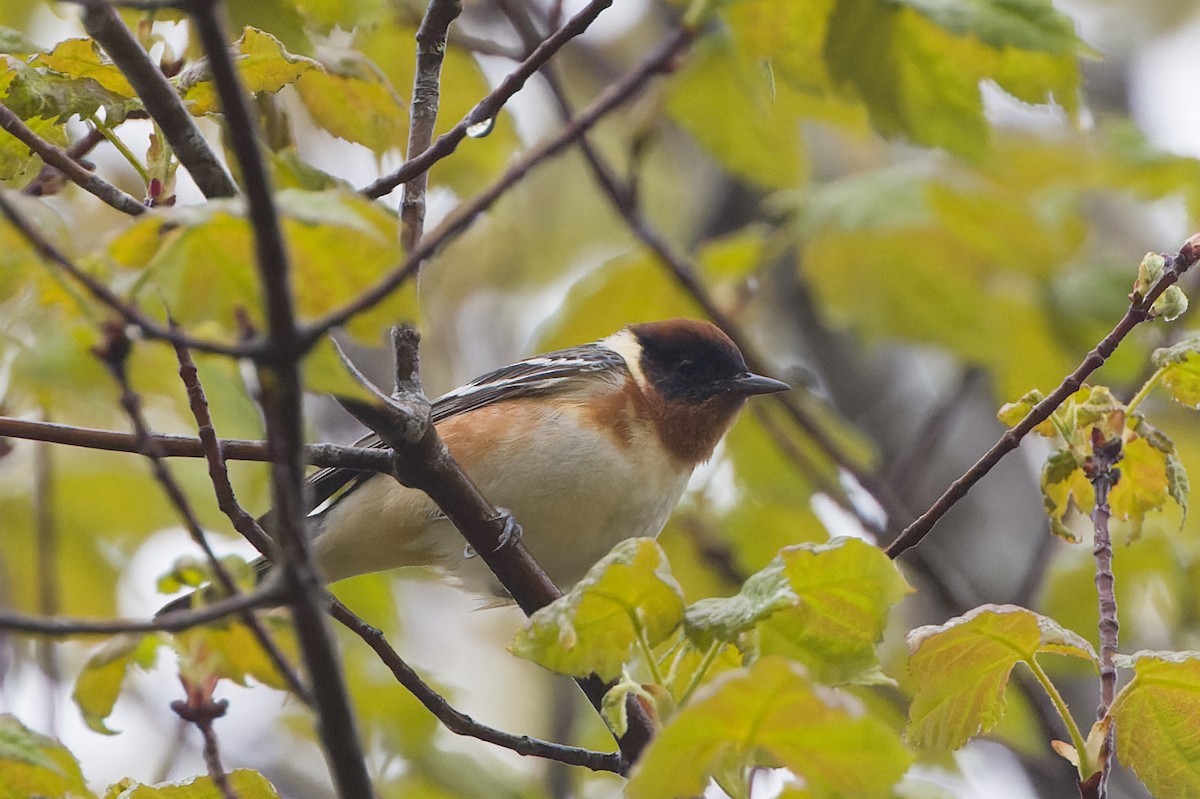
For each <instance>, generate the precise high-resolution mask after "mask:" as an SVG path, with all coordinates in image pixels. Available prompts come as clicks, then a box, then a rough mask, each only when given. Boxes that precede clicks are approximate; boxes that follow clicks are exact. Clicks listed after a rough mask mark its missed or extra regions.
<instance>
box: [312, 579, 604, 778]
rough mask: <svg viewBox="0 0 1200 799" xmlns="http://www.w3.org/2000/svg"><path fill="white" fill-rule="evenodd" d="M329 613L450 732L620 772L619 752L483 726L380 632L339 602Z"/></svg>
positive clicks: (515, 749)
mask: <svg viewBox="0 0 1200 799" xmlns="http://www.w3.org/2000/svg"><path fill="white" fill-rule="evenodd" d="M329 614H330V615H331V616H333V618H335V619H337V620H338V621H339V622H341V623H342V624H343V625H345V626H346V627H347V628H349V629H350V631H351V632H353V633H355V634H356V635H357V636H358V637H359V638H361V639H362V640H363V641H365V642H366V644H367V646H369V647H371V649H373V650H374V651H375V653H376V654H377V655H379V659H380V660H381V661H383V663H384V665H386V666H387V667H388V668H389V669H391V671H392V674H393V676H395V678H396V681H397V682H399V683H400V684H401V685H403V686H404V687H405V688H406V689H408V691H409V692H410V693H411V694H412V695H413V696H415V697H416V698H417V700H418V701H419V702H420V703H421V704H422V705H424V706H425V708H426V709H427V710H428V711H429V712H430V713H432V714H433V715H434V716H436V717H437V719H438V720H439V721H441V722H442V724H443V725H444V726H445V727H446V729H448V730H450V732H452V733H455V734H456V735H465V736H468V737H471V738H477V739H479V740H481V741H485V742H487V743H491V744H495V745H496V746H502V747H504V748H505V749H510V750H512V751H514V752H516V753H517V754H519V755H526V756H532V757H542V758H546V759H548V760H554V761H556V762H559V763H565V764H567V765H569V766H583V767H584V768H590V769H592V770H593V771H614V772H619V771H620V769H621V756H620V754H619V753H616V752H594V751H592V750H590V749H580V748H579V747H575V746H564V745H563V744H556V743H551V742H550V741H542V740H539V739H537V738H531V737H529V736H528V735H513V734H512V733H507V732H503V731H501V730H497V729H495V728H493V727H488V726H487V725H484V724H480V723H479V722H477V721H475V720H474V719H473V718H471V717H470V716H468V715H466V714H465V713H460V712H459V711H457V710H455V709H454V708H453V707H451V705H450V703H449V702H447V701H446V698H445V697H444V696H442V695H441V694H439V693H438V692H437V691H435V690H434V689H433V688H431V687H430V686H429V685H428V684H427V683H426V682H425V681H424V680H422V679H421V676H420V675H419V674H417V673H416V672H415V671H414V670H413V669H412V667H411V666H409V665H408V664H407V663H405V662H404V660H403V658H401V657H400V655H399V654H397V653H396V650H395V649H393V648H392V647H391V645H390V644H389V643H388V641H387V638H385V637H384V635H383V632H382V631H381V630H379V629H377V628H375V627H372V626H370V625H368V624H367V623H366V622H364V621H363V620H362V619H360V618H359V617H358V616H356V615H355V614H354V612H353V611H351V610H350V609H349V608H347V607H346V606H345V605H343V604H342V603H341V602H339V601H338V600H336V599H334V600H333V601H332V604H331V606H330V608H329Z"/></svg>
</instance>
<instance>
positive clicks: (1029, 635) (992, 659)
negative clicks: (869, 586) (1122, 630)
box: [906, 605, 1096, 749]
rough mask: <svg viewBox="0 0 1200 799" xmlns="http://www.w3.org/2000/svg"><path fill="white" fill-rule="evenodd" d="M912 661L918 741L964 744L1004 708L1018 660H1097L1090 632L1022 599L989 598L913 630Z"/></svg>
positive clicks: (912, 715) (913, 736) (912, 714)
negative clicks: (999, 601)
mask: <svg viewBox="0 0 1200 799" xmlns="http://www.w3.org/2000/svg"><path fill="white" fill-rule="evenodd" d="M908 651H909V660H908V669H909V672H910V674H911V675H912V677H913V684H914V685H915V686H916V693H915V694H914V695H913V701H912V706H911V707H910V708H909V723H908V730H907V732H906V735H907V738H908V740H909V741H911V742H912V743H914V744H916V745H918V746H926V747H936V748H939V749H957V748H958V747H960V746H962V745H963V744H965V743H966V742H967V741H968V740H969V739H971V738H972V737H974V736H976V735H979V734H981V733H986V732H987V731H989V730H991V729H992V728H993V727H995V726H996V724H997V723H998V722H999V721H1000V718H1001V716H1003V715H1004V694H1005V691H1006V690H1007V688H1008V679H1009V675H1010V674H1011V673H1012V670H1013V667H1014V666H1016V665H1017V664H1018V663H1021V662H1029V661H1032V659H1033V658H1034V657H1035V656H1036V655H1038V654H1041V653H1045V652H1050V653H1053V654H1059V655H1070V656H1073V657H1078V658H1085V659H1091V660H1093V661H1094V660H1096V653H1095V651H1094V650H1093V649H1092V646H1091V644H1089V643H1088V642H1087V641H1085V640H1084V639H1082V638H1080V637H1079V636H1078V635H1076V634H1075V633H1072V632H1070V631H1068V630H1065V629H1064V628H1062V627H1060V626H1059V625H1058V624H1057V623H1055V622H1054V621H1053V620H1051V619H1048V618H1046V617H1045V616H1040V615H1038V614H1036V613H1034V612H1033V611H1030V610H1026V609H1025V608H1020V607H1016V606H1015V605H983V606H981V607H978V608H975V609H974V610H972V611H970V612H969V613H967V614H965V615H963V616H959V617H957V618H954V619H951V620H950V621H948V622H946V623H945V624H940V625H931V626H926V627H918V628H917V629H915V630H913V631H912V632H910V633H909V634H908Z"/></svg>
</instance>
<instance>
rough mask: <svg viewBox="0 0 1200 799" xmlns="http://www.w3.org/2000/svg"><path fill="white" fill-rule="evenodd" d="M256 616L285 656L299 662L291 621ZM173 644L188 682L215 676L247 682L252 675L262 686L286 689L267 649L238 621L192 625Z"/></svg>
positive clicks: (289, 659)
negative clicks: (203, 625)
mask: <svg viewBox="0 0 1200 799" xmlns="http://www.w3.org/2000/svg"><path fill="white" fill-rule="evenodd" d="M259 618H260V621H261V623H262V627H263V629H264V630H265V631H266V632H267V634H268V635H269V636H270V637H271V638H273V639H274V641H275V643H276V645H277V647H278V649H279V650H280V651H281V652H282V653H283V655H284V657H285V658H286V659H287V660H288V661H289V662H292V663H295V662H296V661H298V660H299V645H298V644H297V643H296V638H295V632H294V630H293V629H292V626H291V624H290V622H289V621H288V620H287V619H286V618H283V617H281V616H279V615H263V616H260V617H259ZM174 643H175V649H176V651H177V652H178V653H179V661H180V664H179V670H180V675H181V676H182V677H183V678H184V679H186V680H187V682H188V683H191V684H195V685H202V684H204V683H205V682H207V681H209V680H211V679H214V678H215V679H227V680H231V681H233V682H235V683H237V684H238V685H247V684H248V679H250V678H253V679H254V680H256V681H258V682H260V683H262V684H263V685H268V686H270V687H272V688H275V689H278V690H280V691H284V690H287V687H288V686H287V682H286V680H285V679H284V677H283V675H281V674H280V673H279V671H278V670H277V669H276V668H275V664H274V663H273V662H272V661H271V659H270V657H269V656H268V655H267V652H266V650H265V649H263V648H262V646H260V645H259V643H258V639H257V638H256V637H255V636H254V634H253V633H252V632H251V631H250V628H249V627H247V626H246V625H245V624H243V623H242V622H240V621H233V620H229V621H226V622H225V623H224V624H221V625H217V624H214V625H211V626H207V627H193V628H191V629H189V630H184V631H182V632H179V633H176V634H175V638H174Z"/></svg>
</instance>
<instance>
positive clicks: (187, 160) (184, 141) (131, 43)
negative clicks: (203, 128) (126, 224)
mask: <svg viewBox="0 0 1200 799" xmlns="http://www.w3.org/2000/svg"><path fill="white" fill-rule="evenodd" d="M83 27H84V29H86V30H87V32H88V34H89V35H90V36H91V37H92V38H93V39H95V40H96V41H97V42H99V43H100V46H101V47H103V48H104V51H105V52H106V53H108V55H109V57H110V58H112V60H113V63H114V64H116V65H117V67H118V68H119V69H120V70H121V72H122V74H124V75H125V77H126V78H127V79H128V80H129V85H131V86H132V87H133V89H134V91H136V92H137V94H138V97H139V98H141V100H142V104H143V105H145V107H146V112H147V113H149V114H150V116H151V117H152V118H153V119H154V121H155V122H157V123H158V126H159V127H160V128H161V129H162V132H163V136H164V137H165V138H166V140H167V141H168V142H169V143H170V145H171V149H172V150H174V151H175V155H176V156H177V157H178V158H179V162H180V163H181V164H183V166H184V168H185V169H187V171H188V173H189V174H190V175H191V176H192V179H193V180H194V181H196V185H197V186H198V187H199V188H200V191H201V192H202V193H203V194H204V196H205V197H207V198H209V199H213V198H216V197H232V196H234V195H235V194H237V186H236V185H235V184H234V182H233V178H231V177H230V176H229V173H228V172H227V171H226V170H225V167H224V165H222V164H221V162H220V161H219V160H217V157H216V155H215V154H214V153H213V151H212V148H210V147H209V146H208V142H206V141H205V140H204V136H203V135H202V134H201V133H200V128H199V127H197V126H196V120H195V119H193V118H192V115H191V114H189V113H188V111H187V109H186V108H184V106H183V101H182V100H181V99H180V98H179V94H178V93H177V92H176V91H175V89H174V87H173V86H171V84H170V83H169V82H168V81H167V78H166V76H165V75H163V73H162V70H161V69H159V68H158V65H157V64H155V63H154V62H153V61H151V60H150V56H149V55H147V53H146V51H145V50H143V49H142V46H141V45H140V44H138V41H137V39H135V38H134V36H133V34H132V33H130V32H129V28H127V27H125V23H124V22H122V21H121V18H120V17H119V16H118V15H117V12H116V10H114V9H113V7H112V5H111V4H109V3H108V2H104V0H83Z"/></svg>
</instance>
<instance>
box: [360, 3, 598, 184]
mask: <svg viewBox="0 0 1200 799" xmlns="http://www.w3.org/2000/svg"><path fill="white" fill-rule="evenodd" d="M611 5H612V0H591V2H589V3H588V4H587V5H586V6H584V7H583V9H581V10H580V11H579V13H578V14H576V15H575V16H573V17H571V19H569V20H567V23H566V24H565V25H563V26H562V27H561V28H559V29H558V30H557V31H555V32H554V33H553V34H552V35H551V36H549V37H548V38H547V39H546V40H545V41H544V42H542V44H541V46H540V47H538V48H537V49H536V50H535V51H534V52H532V53H530V55H529V57H528V58H526V59H525V60H524V61H522V62H521V63H520V64H519V65H518V66H517V68H516V69H514V70H513V71H512V72H511V73H509V74H508V75H507V76H506V77H505V78H504V80H502V81H500V85H498V86H497V87H496V88H495V89H493V90H492V93H491V94H489V95H488V96H487V97H484V98H483V99H482V100H480V101H479V102H478V103H477V104H476V105H475V107H474V108H472V109H471V110H470V112H468V113H467V115H466V116H465V117H463V118H462V119H461V120H459V122H458V124H457V125H455V126H454V127H453V128H451V129H450V130H448V131H446V132H445V133H443V134H442V135H441V136H438V138H437V141H435V142H434V143H433V144H432V145H430V146H429V147H427V148H426V149H425V150H424V152H422V153H421V154H420V155H417V156H416V157H413V158H409V160H407V161H405V162H404V164H403V165H401V167H400V168H399V169H397V170H396V171H395V172H393V173H392V174H390V175H387V176H386V177H382V178H380V179H379V180H377V181H375V182H374V183H372V184H371V185H370V186H367V187H366V188H364V189H363V190H362V193H363V194H365V195H366V196H368V197H382V196H383V195H385V194H387V193H389V192H391V191H392V190H393V189H395V188H396V187H397V186H399V185H400V184H401V183H406V182H408V181H409V180H411V179H412V178H413V177H414V176H416V175H419V174H421V173H423V172H428V171H429V168H430V167H431V166H433V165H434V164H435V163H437V162H438V161H440V160H441V159H443V158H445V157H446V156H448V155H450V153H452V152H454V150H455V149H457V147H458V145H459V143H460V142H461V141H462V140H463V139H464V138H466V136H467V129H468V128H470V127H472V126H473V125H477V124H480V123H483V122H487V121H488V120H490V119H492V118H494V117H495V116H496V114H499V113H500V109H502V108H504V104H505V103H507V102H508V100H509V98H511V97H512V96H513V95H514V94H516V93H517V92H518V91H520V90H521V87H522V86H524V85H525V81H527V80H529V78H530V77H531V76H532V75H533V74H534V73H535V72H537V71H538V69H540V68H541V66H542V64H545V63H546V62H547V61H548V60H549V59H550V58H551V56H553V55H554V54H555V53H557V52H558V51H559V50H560V49H561V48H562V46H563V45H565V44H566V43H567V42H569V41H571V39H574V38H575V37H576V36H578V35H579V34H581V33H583V32H584V31H585V30H587V29H588V26H590V25H591V24H592V23H593V22H594V21H595V20H596V17H598V16H600V12H602V11H604V9H606V8H608V7H609V6H611Z"/></svg>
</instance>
